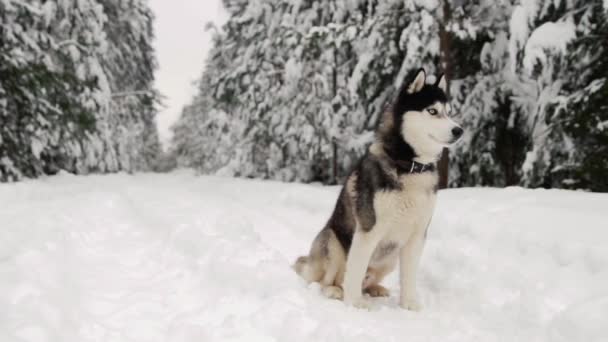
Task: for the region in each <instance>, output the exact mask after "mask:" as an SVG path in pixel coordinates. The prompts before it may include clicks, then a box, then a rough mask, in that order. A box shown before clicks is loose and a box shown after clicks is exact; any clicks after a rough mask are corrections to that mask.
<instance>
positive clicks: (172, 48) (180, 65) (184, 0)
mask: <svg viewBox="0 0 608 342" xmlns="http://www.w3.org/2000/svg"><path fill="white" fill-rule="evenodd" d="M150 6H151V7H152V10H153V11H154V14H155V15H156V23H155V34H156V43H155V48H156V54H157V58H158V62H159V69H158V70H157V72H156V86H157V88H158V89H159V90H160V92H161V93H162V94H163V95H164V96H165V97H166V98H165V100H164V104H165V108H164V109H163V110H161V112H160V113H159V115H158V118H157V121H158V128H159V133H160V138H161V141H162V142H163V145H165V146H167V142H168V141H169V139H170V137H171V135H170V134H171V133H170V131H169V127H170V126H171V124H173V123H174V122H175V120H177V118H178V117H179V114H180V112H181V109H182V107H183V106H184V105H185V104H187V103H188V102H189V101H190V99H191V98H192V96H193V94H194V86H193V83H194V81H196V80H197V79H198V77H199V76H200V74H201V72H202V70H203V65H204V61H205V55H206V53H207V52H208V51H209V48H210V45H211V33H210V32H205V23H207V22H209V21H212V22H215V23H219V24H221V23H222V22H223V20H225V14H224V12H223V9H222V7H221V4H220V0H150Z"/></svg>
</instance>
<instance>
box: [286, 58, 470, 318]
mask: <svg viewBox="0 0 608 342" xmlns="http://www.w3.org/2000/svg"><path fill="white" fill-rule="evenodd" d="M446 87H447V81H446V79H445V77H444V76H441V77H439V78H438V79H437V81H436V82H435V84H426V73H425V71H424V69H420V70H418V72H416V73H415V76H414V77H412V78H411V79H410V80H409V81H408V82H405V83H404V85H403V86H402V88H401V90H400V91H399V93H398V94H397V98H396V100H395V101H394V102H393V104H392V106H390V108H389V109H388V110H386V111H385V113H384V114H383V117H382V118H381V120H380V122H379V125H378V128H377V130H376V139H375V141H374V143H372V144H371V145H370V147H369V148H368V150H367V153H366V154H365V156H364V157H363V158H362V159H361V160H360V162H359V164H358V166H357V167H356V168H355V169H354V170H353V171H352V172H351V173H350V175H349V176H348V178H347V179H346V182H345V184H344V187H343V189H342V192H341V193H340V196H339V198H338V202H337V204H336V207H335V209H334V212H333V214H332V216H331V218H330V219H329V221H328V222H327V224H326V225H325V227H324V228H323V229H322V230H321V232H319V234H318V235H317V237H316V238H315V239H314V241H313V243H312V247H311V249H310V253H309V255H307V256H302V257H299V258H298V259H297V260H296V262H295V264H294V266H293V267H294V269H295V271H296V272H297V273H298V274H299V275H300V276H302V277H303V278H304V279H305V280H306V281H308V282H319V283H320V284H321V286H322V292H323V294H324V295H325V296H327V297H330V298H336V299H343V300H344V302H346V303H347V304H350V305H354V306H357V307H368V306H369V301H368V299H366V297H364V296H363V293H366V294H368V295H369V296H372V297H377V296H388V295H389V291H388V290H387V289H386V288H385V287H383V286H382V285H380V282H381V281H382V279H383V278H384V277H385V276H386V275H387V274H388V273H390V272H392V271H393V269H394V268H395V267H396V266H397V261H399V270H400V286H401V291H400V305H401V307H403V308H405V309H409V310H416V311H418V310H420V309H421V305H420V303H419V301H418V299H417V295H416V271H417V267H418V262H419V259H420V255H421V253H422V249H423V246H424V243H425V239H426V234H427V230H428V226H429V223H430V221H431V217H432V214H433V210H434V207H435V199H436V193H437V183H438V175H437V170H436V166H435V163H436V161H437V160H438V158H439V156H440V154H441V152H442V150H443V148H444V147H446V146H449V145H451V144H453V143H454V142H456V141H457V140H458V139H459V138H460V137H461V136H462V134H463V129H462V128H461V127H460V126H459V125H458V124H456V123H455V122H454V121H452V120H451V119H450V111H451V108H450V104H449V103H448V98H447V89H446Z"/></svg>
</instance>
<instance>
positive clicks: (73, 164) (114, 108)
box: [0, 0, 159, 181]
mask: <svg viewBox="0 0 608 342" xmlns="http://www.w3.org/2000/svg"><path fill="white" fill-rule="evenodd" d="M152 20H153V17H152V14H151V12H150V10H149V9H148V8H147V5H146V2H145V1H143V0H135V1H133V0H80V1H71V0H46V1H37V0H28V1H20V0H0V181H15V180H19V179H21V178H24V177H36V176H39V175H42V174H54V173H57V172H58V171H60V170H65V171H68V172H74V173H87V172H112V171H118V170H127V171H132V170H137V169H147V168H150V167H151V166H152V165H153V163H154V161H155V158H156V155H157V153H158V151H159V145H158V137H157V132H156V126H155V123H154V118H155V115H156V102H157V101H158V100H157V98H158V95H157V94H156V92H155V90H154V88H153V85H152V82H153V75H152V72H153V70H154V68H155V65H156V62H155V58H154V51H153V49H152V46H151V39H152V38H153V34H152Z"/></svg>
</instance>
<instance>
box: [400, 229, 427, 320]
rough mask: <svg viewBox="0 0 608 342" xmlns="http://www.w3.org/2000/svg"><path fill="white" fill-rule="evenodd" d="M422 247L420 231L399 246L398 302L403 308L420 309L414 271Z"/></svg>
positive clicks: (416, 269)
mask: <svg viewBox="0 0 608 342" xmlns="http://www.w3.org/2000/svg"><path fill="white" fill-rule="evenodd" d="M423 247H424V232H420V233H416V234H414V235H413V236H411V237H410V238H409V240H408V241H407V243H406V244H405V246H403V248H401V255H400V260H399V267H400V272H399V276H400V281H401V298H400V299H401V301H400V303H399V304H400V305H401V307H402V308H404V309H408V310H413V311H420V309H422V306H421V305H420V302H419V301H418V296H417V293H416V273H417V272H418V263H419V262H420V255H421V254H422V249H423Z"/></svg>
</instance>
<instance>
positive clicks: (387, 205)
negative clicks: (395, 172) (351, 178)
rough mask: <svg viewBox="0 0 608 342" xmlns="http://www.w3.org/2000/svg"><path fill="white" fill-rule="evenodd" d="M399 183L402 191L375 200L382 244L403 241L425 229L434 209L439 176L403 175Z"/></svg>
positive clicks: (383, 193)
mask: <svg viewBox="0 0 608 342" xmlns="http://www.w3.org/2000/svg"><path fill="white" fill-rule="evenodd" d="M399 183H400V185H401V188H400V189H398V190H391V191H381V192H378V193H376V194H375V196H374V210H375V212H376V219H377V220H378V223H379V224H380V226H381V227H383V228H382V230H384V232H383V233H384V234H383V235H384V236H385V237H384V238H383V240H397V241H399V240H404V239H406V238H407V236H409V235H410V234H412V233H414V232H416V231H418V230H420V229H426V226H427V225H428V223H429V221H430V219H431V216H432V214H433V210H434V208H435V201H436V198H437V196H436V191H435V189H436V185H437V174H436V173H434V172H427V173H417V174H405V175H401V176H400V177H399ZM399 242H401V241H399Z"/></svg>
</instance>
